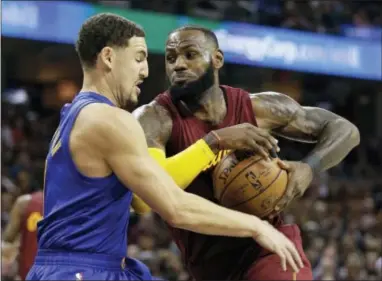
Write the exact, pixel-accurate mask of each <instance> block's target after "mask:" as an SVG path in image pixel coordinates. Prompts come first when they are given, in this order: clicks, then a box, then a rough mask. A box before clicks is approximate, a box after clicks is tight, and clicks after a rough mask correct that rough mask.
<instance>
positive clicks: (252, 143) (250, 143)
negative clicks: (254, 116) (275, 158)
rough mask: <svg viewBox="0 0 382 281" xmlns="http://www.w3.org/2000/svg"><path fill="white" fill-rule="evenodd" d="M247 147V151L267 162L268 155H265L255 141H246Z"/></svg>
mask: <svg viewBox="0 0 382 281" xmlns="http://www.w3.org/2000/svg"><path fill="white" fill-rule="evenodd" d="M247 145H248V148H249V149H251V150H253V151H255V152H256V153H258V154H260V155H261V156H262V157H263V158H264V159H267V160H269V154H268V153H267V151H266V150H265V149H264V148H263V147H262V146H261V145H259V144H258V143H257V142H256V141H255V140H253V139H248V141H247Z"/></svg>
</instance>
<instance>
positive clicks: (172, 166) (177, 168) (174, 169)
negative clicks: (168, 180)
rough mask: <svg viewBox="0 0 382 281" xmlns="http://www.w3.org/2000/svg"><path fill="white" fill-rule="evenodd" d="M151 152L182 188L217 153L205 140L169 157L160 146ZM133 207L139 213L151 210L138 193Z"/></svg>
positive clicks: (187, 184) (188, 183)
mask: <svg viewBox="0 0 382 281" xmlns="http://www.w3.org/2000/svg"><path fill="white" fill-rule="evenodd" d="M149 153H150V155H151V157H152V158H154V159H155V160H156V161H157V163H158V164H159V165H160V166H161V167H162V168H164V170H165V171H166V172H167V173H168V174H169V175H170V176H171V177H172V179H173V180H174V181H175V183H176V184H177V186H178V187H180V188H181V189H186V188H187V186H189V185H190V183H191V182H192V181H193V180H194V179H195V178H196V177H197V176H198V175H199V174H200V173H201V172H202V171H203V170H204V169H205V168H206V166H208V164H209V163H210V162H211V161H212V160H213V159H214V158H215V154H214V153H213V152H212V151H211V149H210V148H209V147H208V145H207V144H206V143H205V142H204V141H203V140H201V141H198V142H196V143H194V144H193V145H191V146H190V147H188V148H187V149H185V150H183V151H182V152H179V153H178V154H176V155H174V156H172V157H169V158H166V155H165V153H164V151H163V150H160V149H158V148H149ZM132 207H133V209H134V210H135V211H136V212H137V213H138V214H144V213H147V212H149V211H150V210H151V209H150V207H149V206H148V205H147V204H146V203H145V202H144V201H143V200H142V199H141V198H139V197H138V196H137V195H134V197H133V201H132Z"/></svg>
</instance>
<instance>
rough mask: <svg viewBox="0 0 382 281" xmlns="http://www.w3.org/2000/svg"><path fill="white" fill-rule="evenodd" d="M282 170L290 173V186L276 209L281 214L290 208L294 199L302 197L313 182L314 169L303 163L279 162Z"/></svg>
mask: <svg viewBox="0 0 382 281" xmlns="http://www.w3.org/2000/svg"><path fill="white" fill-rule="evenodd" d="M277 163H278V165H279V166H280V168H282V169H284V170H286V171H287V172H288V185H287V188H286V191H285V195H284V196H283V197H282V199H281V200H280V201H279V203H278V204H277V205H276V207H275V212H280V211H282V210H284V209H285V208H287V207H288V205H289V204H290V203H291V202H292V200H293V199H295V198H298V197H301V196H302V195H303V194H304V193H305V191H306V190H307V188H308V187H309V185H310V183H311V182H312V180H313V171H312V168H311V167H310V166H309V165H308V164H306V163H303V162H294V161H281V160H279V161H277Z"/></svg>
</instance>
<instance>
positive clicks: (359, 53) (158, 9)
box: [1, 0, 382, 280]
mask: <svg viewBox="0 0 382 281" xmlns="http://www.w3.org/2000/svg"><path fill="white" fill-rule="evenodd" d="M1 5H2V15H1V25H2V26H1V31H2V34H1V41H2V42H1V43H2V48H1V49H2V51H1V63H2V66H1V93H2V96H1V98H2V100H1V105H2V110H1V114H2V115H1V118H2V120H1V121H2V122H1V140H2V141H1V150H2V162H1V171H2V173H1V177H2V178H1V195H2V196H1V229H2V231H3V230H4V228H5V227H6V225H7V223H8V220H9V214H10V210H11V208H12V206H13V204H14V202H15V200H16V198H17V197H18V196H20V195H22V194H27V193H31V192H33V191H35V190H38V189H41V188H42V185H43V182H42V180H43V169H44V160H45V159H44V158H45V156H46V152H47V148H48V142H49V141H50V138H51V137H52V135H53V132H54V130H55V128H56V125H57V124H58V117H59V115H58V112H59V109H60V107H61V106H62V105H63V104H64V103H66V102H70V101H71V100H72V98H73V97H74V95H75V94H76V93H77V91H78V90H79V89H80V87H81V82H82V81H81V80H82V76H81V75H82V74H81V68H80V64H79V60H78V58H77V56H76V53H75V51H74V46H73V43H74V42H75V40H76V37H77V33H78V31H79V28H80V26H81V24H82V23H83V22H84V20H85V19H86V18H88V17H89V16H92V15H94V14H96V13H100V12H113V13H117V14H119V15H122V16H124V17H126V18H128V19H131V20H133V21H135V22H137V23H139V24H141V25H142V26H143V27H144V29H145V30H146V34H147V39H146V40H147V42H148V47H149V52H150V55H149V66H150V74H151V75H150V77H149V78H148V79H147V80H146V82H145V83H144V84H143V87H142V93H143V94H142V95H141V96H140V99H141V100H140V103H141V104H144V103H147V102H149V101H151V100H152V99H153V98H154V97H155V96H156V95H157V94H158V93H160V92H162V91H163V90H165V89H166V77H165V74H164V56H163V53H164V44H165V40H166V37H167V35H168V33H169V32H170V31H171V30H173V29H175V28H177V27H179V26H181V25H183V24H198V25H202V26H205V27H208V28H210V29H212V30H214V31H215V33H216V34H217V36H218V39H219V43H220V46H221V48H222V49H223V51H224V53H225V60H226V64H225V67H224V69H223V70H222V71H221V81H222V83H223V84H229V85H232V86H237V87H242V88H244V89H246V90H248V91H250V92H259V91H278V92H282V93H285V94H288V95H290V96H291V97H293V98H294V99H296V100H297V101H299V102H300V103H302V104H304V105H309V106H319V107H323V108H326V109H328V110H331V111H333V112H335V113H337V114H339V115H341V116H344V117H345V118H347V119H349V120H350V121H352V122H353V123H355V124H356V125H357V126H358V128H359V129H360V132H361V145H360V146H359V147H357V148H356V149H355V150H354V151H353V152H352V153H351V154H350V155H349V156H348V157H347V158H346V160H345V161H344V162H343V163H341V164H340V165H338V166H337V167H335V168H333V169H331V170H330V171H328V172H326V173H323V174H321V175H320V176H318V177H316V178H315V179H314V181H313V183H312V186H311V187H310V189H309V190H308V191H307V193H306V194H305V195H304V197H303V198H302V199H299V200H298V201H296V202H295V204H293V205H292V206H291V208H290V209H289V210H288V211H287V212H286V213H285V220H286V221H287V222H288V223H298V224H299V225H300V227H301V228H302V231H303V237H304V246H305V250H306V253H307V255H308V257H309V259H310V261H311V263H312V266H313V270H314V277H315V279H320V280H382V274H381V272H382V176H381V172H382V150H381V147H382V83H381V80H382V74H381V72H382V63H381V39H382V12H381V11H382V7H381V3H380V2H379V1H370V2H368V1H350V0H343V1H336V0H332V1H309V0H306V1H281V0H246V1H244V0H242V1H229V0H226V1H218V0H187V1H181V0H130V1H128V0H126V1H111V0H110V1H70V2H64V1H2V3H1ZM280 147H281V156H282V157H283V158H284V159H289V160H298V159H301V158H302V157H303V156H304V155H305V154H306V153H307V151H309V149H311V146H310V145H301V144H295V143H292V142H289V141H281V146H280ZM131 225H132V227H131V228H130V232H129V233H128V235H129V243H130V246H129V250H128V254H129V255H130V256H132V257H136V258H138V259H140V260H142V261H144V262H145V263H146V264H147V265H149V267H150V268H151V270H152V272H153V273H154V274H155V275H156V276H158V277H161V278H165V279H167V280H189V276H188V274H187V272H186V271H185V269H184V268H183V266H182V263H181V260H180V257H179V254H178V251H177V249H176V246H175V245H174V244H173V243H172V242H171V239H170V237H169V234H168V232H167V228H166V226H165V225H164V224H163V223H162V222H161V220H160V219H159V218H158V217H157V216H156V215H152V214H151V215H147V216H143V217H137V216H132V218H131ZM14 249H15V250H14V251H13V252H12V254H11V255H7V256H5V255H4V254H3V255H2V257H3V258H2V279H3V278H4V279H5V278H7V279H9V280H15V279H19V277H18V269H17V268H18V262H17V261H18V259H17V255H18V250H17V249H18V248H17V243H16V246H15V248H14Z"/></svg>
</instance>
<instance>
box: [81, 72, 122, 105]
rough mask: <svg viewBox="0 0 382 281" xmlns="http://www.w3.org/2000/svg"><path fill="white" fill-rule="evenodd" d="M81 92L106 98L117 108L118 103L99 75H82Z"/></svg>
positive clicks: (93, 73)
mask: <svg viewBox="0 0 382 281" xmlns="http://www.w3.org/2000/svg"><path fill="white" fill-rule="evenodd" d="M81 92H93V93H97V94H99V95H101V96H104V97H106V98H108V99H109V100H110V101H111V102H112V103H113V104H114V105H116V106H118V102H117V100H116V98H115V95H114V94H113V91H112V89H111V88H110V86H109V84H108V83H107V81H106V80H105V78H103V77H102V76H100V75H97V74H96V73H95V72H92V73H84V80H83V83H82V88H81Z"/></svg>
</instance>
